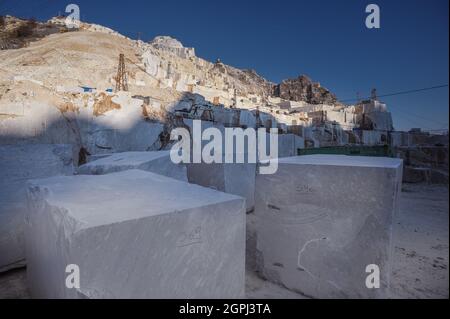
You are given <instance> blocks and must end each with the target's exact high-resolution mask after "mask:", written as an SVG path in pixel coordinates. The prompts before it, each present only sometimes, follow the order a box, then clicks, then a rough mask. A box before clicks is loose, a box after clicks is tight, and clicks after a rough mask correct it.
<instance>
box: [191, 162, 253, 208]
mask: <svg viewBox="0 0 450 319" xmlns="http://www.w3.org/2000/svg"><path fill="white" fill-rule="evenodd" d="M255 175H256V164H255V163H211V164H206V163H199V164H194V163H191V164H187V176H188V180H189V183H194V184H198V185H201V186H205V187H210V188H213V189H217V190H219V191H222V192H225V193H230V194H234V195H238V196H241V197H244V198H245V200H246V211H247V212H248V211H251V210H253V208H254V205H255Z"/></svg>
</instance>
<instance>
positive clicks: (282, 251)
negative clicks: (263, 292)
mask: <svg viewBox="0 0 450 319" xmlns="http://www.w3.org/2000/svg"><path fill="white" fill-rule="evenodd" d="M401 175H402V161H401V160H400V159H394V158H382V157H363V156H361V157H355V156H345V155H311V156H297V157H288V158H282V159H279V160H278V171H277V172H276V173H275V174H273V175H258V176H257V178H256V191H255V203H256V208H255V214H256V233H257V234H256V236H257V244H256V246H257V247H256V249H257V251H256V255H257V258H256V259H257V263H258V268H259V270H260V272H261V274H262V275H263V276H264V277H265V278H267V279H269V280H271V281H274V282H278V283H280V284H282V285H284V286H286V287H287V288H289V289H292V290H295V291H298V292H301V293H302V294H304V295H307V296H310V297H314V298H383V297H387V296H388V293H389V281H390V280H389V277H390V263H391V257H390V255H391V229H392V220H393V214H394V212H395V211H396V207H397V203H398V197H399V193H400V192H401ZM371 264H375V265H377V266H378V268H379V270H380V277H379V278H380V288H378V289H376V288H375V289H369V288H367V287H366V278H367V276H369V275H370V273H366V267H367V266H368V265H371Z"/></svg>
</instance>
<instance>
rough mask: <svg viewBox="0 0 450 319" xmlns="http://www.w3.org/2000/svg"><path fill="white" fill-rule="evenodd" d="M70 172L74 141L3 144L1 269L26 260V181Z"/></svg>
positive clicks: (0, 169)
mask: <svg viewBox="0 0 450 319" xmlns="http://www.w3.org/2000/svg"><path fill="white" fill-rule="evenodd" d="M71 174H73V164H72V146H71V145H61V144H33V145H0V272H1V271H6V270H9V269H11V268H16V267H20V266H23V265H24V264H25V252H24V218H25V215H26V212H27V199H26V181H27V180H28V179H30V178H44V177H50V176H55V175H71Z"/></svg>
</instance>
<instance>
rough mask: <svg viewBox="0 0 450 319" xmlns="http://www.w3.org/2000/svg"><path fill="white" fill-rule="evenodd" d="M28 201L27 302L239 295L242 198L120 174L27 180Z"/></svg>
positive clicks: (132, 172)
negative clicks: (71, 281)
mask: <svg viewBox="0 0 450 319" xmlns="http://www.w3.org/2000/svg"><path fill="white" fill-rule="evenodd" d="M28 200H29V207H30V208H29V209H30V211H29V214H28V223H27V232H26V234H27V237H26V248H27V249H26V251H27V260H28V266H27V276H28V281H29V288H30V292H31V294H32V296H33V297H39V298H235V297H243V294H244V284H245V278H244V276H245V269H244V268H245V267H244V263H245V261H244V260H245V206H244V199H243V198H240V197H238V196H235V195H230V194H226V193H222V192H218V191H215V190H212V189H209V188H205V187H201V186H198V185H193V184H189V183H186V182H182V181H178V180H175V179H172V178H168V177H165V176H162V175H158V174H154V173H151V172H146V171H142V170H127V171H122V172H118V173H112V174H106V175H100V176H92V175H76V176H71V177H54V178H49V179H42V180H34V181H30V182H29V188H28ZM69 264H75V265H77V266H78V267H79V270H80V287H79V289H75V288H72V289H69V288H66V286H65V280H66V277H67V276H68V275H69V274H68V273H65V269H66V266H67V265H69Z"/></svg>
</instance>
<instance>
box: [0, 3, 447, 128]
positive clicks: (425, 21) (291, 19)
mask: <svg viewBox="0 0 450 319" xmlns="http://www.w3.org/2000/svg"><path fill="white" fill-rule="evenodd" d="M69 3H76V4H78V5H79V6H80V10H81V18H82V20H85V21H88V22H95V23H98V24H102V25H105V26H108V27H110V28H113V29H115V30H117V31H119V32H121V33H123V34H125V35H127V36H129V37H131V38H137V34H138V32H141V33H142V36H141V37H142V39H144V40H150V39H152V38H153V37H154V36H156V35H170V36H173V37H176V38H177V39H179V40H180V41H182V42H183V44H185V46H193V47H195V48H196V52H197V55H198V56H200V57H203V58H205V59H207V60H210V61H214V60H215V59H217V58H220V59H221V60H222V61H223V62H224V63H227V64H230V65H233V66H236V67H239V68H252V69H255V70H256V71H257V72H258V73H259V74H261V75H263V76H264V77H266V78H267V79H269V80H271V81H273V82H280V81H281V80H282V79H285V78H289V77H296V76H298V75H299V74H307V75H309V76H310V77H311V78H312V79H313V80H315V81H318V82H320V83H321V84H322V85H323V86H325V87H327V88H328V89H330V90H331V91H332V92H334V93H335V94H337V96H338V98H339V99H342V100H346V99H353V98H355V97H356V92H360V93H361V95H362V96H368V95H369V94H370V90H371V88H372V87H376V88H377V90H378V93H379V94H388V93H393V92H399V91H407V90H412V89H419V88H424V87H431V86H435V85H441V84H448V81H449V76H448V68H449V65H448V54H449V46H448V36H449V35H448V28H449V27H448V10H449V8H448V3H449V1H448V0H411V1H406V0H388V1H384V0H383V1H381V0H368V1H361V0H314V1H312V0H310V1H299V0H297V1H295V0H291V1H288V0H278V1H261V0H259V1H258V0H228V1H213V0H190V1H174V0H164V1H144V0H128V1H112V0H110V1H102V0H97V1H95V0H90V1H88V0H73V1H72V2H69V1H59V0H33V1H32V0H0V14H11V15H16V16H21V17H31V16H33V17H35V18H37V19H38V20H45V19H48V18H50V17H51V16H54V15H57V14H58V13H64V10H65V7H66V5H67V4H69ZM370 3H376V4H378V5H379V7H380V9H381V28H380V29H367V28H366V27H365V18H366V15H367V14H366V13H365V7H366V5H368V4H370ZM383 100H384V101H385V102H386V103H387V104H388V108H389V110H390V111H391V112H392V114H393V118H394V125H395V127H396V129H401V130H407V129H409V128H411V127H422V128H425V129H443V128H448V117H449V112H448V110H449V94H448V87H447V88H441V89H436V90H431V91H424V92H420V93H414V94H408V95H399V96H392V97H386V98H383Z"/></svg>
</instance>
